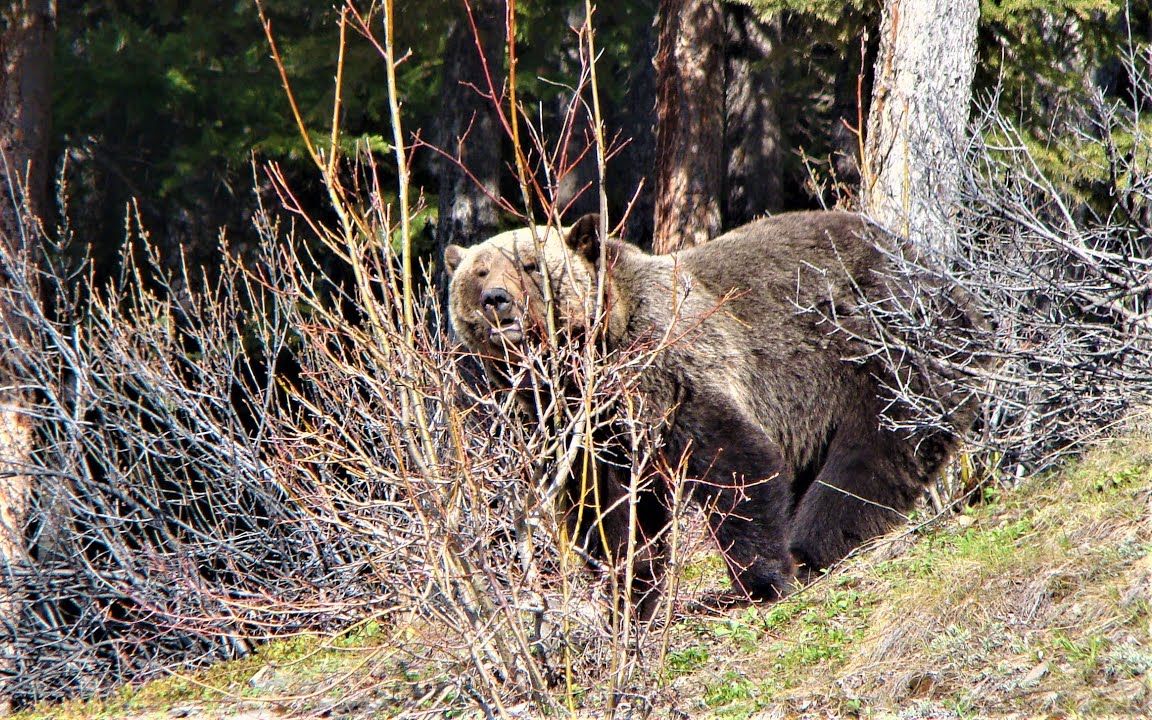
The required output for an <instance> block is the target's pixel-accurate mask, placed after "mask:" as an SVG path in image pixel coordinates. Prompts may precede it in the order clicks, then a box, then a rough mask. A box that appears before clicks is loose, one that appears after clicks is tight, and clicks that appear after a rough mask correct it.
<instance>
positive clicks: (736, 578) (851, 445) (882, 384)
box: [445, 212, 976, 617]
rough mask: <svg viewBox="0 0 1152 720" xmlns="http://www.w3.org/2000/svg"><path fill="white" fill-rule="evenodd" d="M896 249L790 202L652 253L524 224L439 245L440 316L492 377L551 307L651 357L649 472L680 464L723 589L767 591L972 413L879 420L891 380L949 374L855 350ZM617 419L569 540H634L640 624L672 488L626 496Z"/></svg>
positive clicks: (839, 553) (957, 311) (891, 506)
mask: <svg viewBox="0 0 1152 720" xmlns="http://www.w3.org/2000/svg"><path fill="white" fill-rule="evenodd" d="M898 244H899V243H897V241H896V240H894V239H893V238H892V237H891V236H889V235H887V234H886V233H884V232H883V231H881V230H880V229H879V228H877V227H876V226H874V225H872V224H870V223H869V222H868V221H866V220H865V219H864V218H863V217H861V216H859V215H854V214H850V213H843V212H802V213H787V214H781V215H777V216H775V217H770V218H766V219H762V220H759V221H756V222H753V223H750V224H748V225H745V226H743V227H740V228H737V229H735V230H733V231H731V232H728V233H727V234H725V235H722V236H720V237H718V238H716V239H714V240H712V241H710V242H707V243H705V244H703V245H700V246H698V247H693V248H690V249H687V250H683V251H680V252H675V253H672V254H670V255H663V256H661V255H651V254H648V253H645V252H644V251H642V250H640V249H639V248H637V247H635V246H632V245H630V244H627V243H625V242H622V241H619V240H617V239H613V238H608V239H606V240H601V239H600V233H599V218H598V217H597V216H586V217H584V218H581V219H580V220H579V221H578V222H577V223H576V224H575V225H574V226H573V227H572V228H571V229H569V230H568V231H567V232H566V233H563V234H562V233H559V232H557V231H556V230H554V229H549V228H546V227H539V228H536V229H535V230H531V229H521V230H515V231H511V232H506V233H502V234H499V235H496V236H495V237H493V238H491V239H489V240H487V241H486V242H483V243H481V244H480V245H477V246H475V247H472V248H467V249H465V248H461V247H457V246H450V247H448V248H447V250H446V253H445V264H446V267H447V271H448V273H449V275H450V278H451V281H450V286H449V315H450V318H451V323H452V327H453V328H454V330H455V332H456V334H457V336H458V337H459V339H460V340H461V341H462V342H463V343H464V345H466V346H467V348H468V349H469V350H470V351H471V352H472V353H475V354H477V355H478V356H479V357H480V358H481V360H482V362H483V363H484V367H485V369H486V372H487V374H488V376H489V378H490V380H491V381H492V382H493V383H494V384H495V385H497V386H499V387H504V388H511V386H512V385H513V384H514V381H513V380H512V379H511V378H513V377H514V376H515V375H516V367H515V365H516V364H517V363H518V362H526V358H527V357H528V355H529V354H530V353H529V351H533V352H541V351H543V350H544V349H545V348H547V347H549V345H548V341H547V340H546V338H547V337H548V335H547V333H546V332H544V330H543V329H542V328H543V327H544V326H545V325H546V324H547V319H548V317H549V312H552V313H553V315H552V317H553V321H554V326H553V327H554V328H559V329H560V330H562V331H564V332H566V333H567V335H564V337H570V338H576V339H577V341H588V340H589V339H594V340H595V341H596V342H598V343H599V346H598V347H599V351H600V352H601V353H602V354H603V355H602V357H607V356H608V355H610V354H614V353H615V354H617V355H619V354H620V353H627V352H629V350H630V349H631V350H633V351H635V352H644V353H647V356H646V357H645V361H644V362H643V363H640V364H639V366H640V369H639V371H638V373H639V375H638V377H637V381H636V384H635V388H636V393H637V394H638V396H639V398H640V399H641V402H639V403H633V405H634V406H635V405H638V406H640V407H642V408H643V416H644V419H645V422H646V424H648V425H649V427H650V428H652V429H653V430H654V431H655V434H656V435H657V436H658V445H659V448H660V452H661V453H662V455H663V457H664V459H665V464H664V466H665V467H670V468H677V467H680V468H683V469H686V477H687V478H688V480H687V482H688V483H689V485H688V486H687V487H686V488H684V490H685V494H686V495H687V496H690V497H692V498H693V499H695V500H696V501H697V502H699V503H700V504H702V505H703V507H704V508H705V511H706V513H707V516H708V523H709V527H710V529H711V532H712V534H713V535H714V537H715V539H716V541H717V543H718V544H719V546H720V550H721V552H722V554H723V555H724V558H725V560H726V561H727V565H728V569H729V572H730V575H731V578H732V581H733V584H734V586H735V589H736V592H737V593H740V594H742V595H743V596H745V597H749V598H752V599H774V598H778V597H780V596H782V595H784V594H785V593H787V592H788V591H789V589H790V588H791V587H792V584H793V582H794V578H795V574H796V572H797V570H800V571H801V572H803V573H805V574H810V573H813V572H815V571H818V570H820V569H823V568H827V567H828V566H830V565H832V564H833V563H835V562H837V561H839V560H840V559H842V558H843V557H844V556H845V555H847V554H848V553H849V552H850V551H852V550H853V549H854V548H856V547H857V546H859V545H860V544H861V543H864V542H865V541H867V540H869V539H871V538H874V537H876V536H878V535H881V534H883V533H885V532H887V531H888V530H890V529H891V528H892V527H894V526H895V525H896V524H897V523H899V522H901V521H902V520H903V519H904V518H905V515H904V513H905V512H906V511H908V510H909V509H910V508H912V507H913V505H914V504H915V503H916V501H917V499H918V498H919V497H921V496H922V495H923V493H924V490H925V488H926V486H927V485H928V483H930V482H931V481H932V480H933V479H934V477H935V476H936V474H937V473H938V471H939V470H940V468H941V466H942V464H943V463H944V462H945V461H946V460H947V459H948V457H949V456H950V454H951V453H952V452H953V451H954V450H955V448H956V446H957V444H958V437H957V432H962V431H963V430H965V429H967V426H968V425H970V424H971V423H972V421H973V419H974V416H975V409H974V407H973V403H972V401H970V400H967V399H961V398H959V397H958V396H957V395H956V394H949V393H944V394H943V395H942V396H941V397H942V400H941V402H942V403H943V404H944V405H946V406H947V405H949V404H951V406H950V407H946V410H947V411H948V412H949V413H950V414H951V426H952V427H953V428H957V429H958V430H957V432H951V431H946V430H944V431H934V432H921V433H913V432H911V431H909V430H901V429H895V428H896V427H898V423H890V422H889V423H886V422H884V421H883V419H882V415H883V414H884V413H885V412H887V413H889V415H891V414H892V413H896V414H899V413H900V412H906V411H907V410H906V409H905V410H901V409H900V405H899V404H898V403H893V402H892V401H891V397H890V396H891V394H892V390H891V388H892V387H895V386H897V385H898V384H901V383H903V384H904V385H905V386H906V387H907V384H908V383H911V384H912V385H914V386H916V387H918V388H928V387H934V386H937V385H946V383H943V382H941V379H940V378H937V377H933V376H932V375H931V373H932V370H930V369H929V368H931V367H933V366H932V365H931V364H919V365H917V366H915V367H912V366H909V368H906V369H905V368H899V369H893V368H892V367H891V365H890V363H886V362H884V361H881V360H880V359H878V358H877V356H876V353H875V352H874V348H873V347H872V346H871V345H870V343H869V342H868V337H869V334H870V332H871V330H870V328H871V327H872V326H873V324H874V323H872V322H870V320H869V317H868V316H867V315H866V314H865V313H863V311H862V310H861V307H862V306H863V305H862V300H865V301H867V300H872V301H880V302H884V301H886V300H890V299H892V298H893V297H895V296H896V295H899V291H894V290H893V283H892V282H891V277H892V276H893V275H894V273H893V272H891V270H892V268H891V266H892V264H893V262H894V261H893V257H894V255H893V254H892V253H893V251H894V249H895V248H896V247H897V245H898ZM601 272H603V277H601V276H600V273H601ZM601 281H602V283H601ZM598 285H600V288H601V289H598ZM598 293H602V295H601V296H600V299H601V305H600V307H602V308H603V311H602V314H601V315H600V317H599V318H596V319H595V321H593V315H594V313H595V309H596V307H597V304H596V300H597V296H598ZM943 295H944V296H946V297H951V298H955V302H953V303H951V304H950V305H948V307H949V308H950V310H951V312H952V316H951V317H950V318H949V319H948V320H947V322H948V323H951V324H953V325H956V326H965V327H973V326H975V324H976V320H975V319H974V318H973V317H971V312H970V310H969V309H968V308H967V307H966V306H965V302H964V297H963V296H962V294H960V293H958V292H957V293H952V291H951V290H950V289H945V290H943ZM897 299H899V298H897ZM590 333H592V334H594V335H595V337H594V338H589V334H590ZM522 376H523V374H521V375H520V377H522ZM536 391H537V392H536V397H539V388H536ZM531 395H532V393H527V394H526V396H531ZM894 408H895V409H894ZM614 412H619V411H618V410H617V411H614ZM608 414H609V415H612V414H613V413H612V412H609V413H608ZM614 419H615V418H613V417H608V418H598V421H599V425H598V427H600V428H601V430H600V431H598V435H597V436H596V437H594V442H593V443H592V445H593V446H594V447H595V450H594V453H595V462H594V470H595V472H593V473H592V475H593V479H594V482H593V483H591V484H589V483H588V482H587V480H586V478H578V477H576V476H577V475H580V474H581V473H579V472H578V471H576V470H574V471H573V473H572V475H573V477H572V479H571V481H570V487H569V488H568V500H569V507H570V508H574V509H570V517H571V519H570V521H569V522H570V527H571V530H572V532H573V537H574V539H575V541H576V542H578V543H580V544H581V545H582V548H583V549H584V550H585V551H587V552H588V553H590V554H592V555H594V556H596V557H598V558H600V559H602V560H606V561H607V563H608V564H609V565H613V566H616V569H617V570H618V571H620V570H621V568H620V567H619V559H620V558H622V557H624V556H625V555H624V551H625V548H626V547H627V543H628V538H629V536H630V534H632V536H633V537H634V538H635V539H636V540H638V541H639V545H640V550H639V551H638V552H634V553H633V564H632V567H631V570H632V573H631V574H632V585H631V590H632V597H633V600H634V601H635V602H636V603H637V607H638V613H639V615H640V616H641V617H647V616H649V615H650V614H651V612H652V611H653V610H654V608H655V606H656V604H655V603H656V599H657V598H658V595H659V591H660V588H661V583H662V577H663V571H664V564H665V557H664V552H665V548H664V542H665V540H664V535H665V530H666V529H667V526H668V524H669V522H670V517H669V509H668V508H669V498H670V497H671V492H672V491H673V489H672V488H670V487H669V484H668V483H667V482H665V481H663V480H662V479H661V478H650V479H647V480H645V482H643V484H642V485H641V487H640V488H639V491H638V492H634V494H633V495H632V496H631V497H630V496H629V482H631V481H632V478H631V474H630V472H631V471H630V470H629V468H630V462H629V461H630V458H629V453H630V452H631V445H630V443H629V442H627V441H626V440H623V439H621V438H620V436H621V434H622V433H623V432H624V431H622V430H621V429H620V428H615V427H614V426H613V420H614ZM581 467H582V464H581V463H579V462H577V463H574V464H573V468H581ZM629 500H631V502H629ZM589 506H591V507H592V508H593V509H594V510H595V511H594V512H588V508H589ZM577 510H578V511H577Z"/></svg>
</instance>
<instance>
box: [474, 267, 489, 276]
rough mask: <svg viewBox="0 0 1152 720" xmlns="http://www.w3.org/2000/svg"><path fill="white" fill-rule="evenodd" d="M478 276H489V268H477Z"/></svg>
mask: <svg viewBox="0 0 1152 720" xmlns="http://www.w3.org/2000/svg"><path fill="white" fill-rule="evenodd" d="M476 277H481V278H486V277H488V268H480V269H479V270H477V271H476Z"/></svg>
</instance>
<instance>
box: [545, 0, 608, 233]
mask: <svg viewBox="0 0 1152 720" xmlns="http://www.w3.org/2000/svg"><path fill="white" fill-rule="evenodd" d="M585 19H586V18H585V17H584V6H583V5H581V6H580V7H578V8H577V7H575V6H573V7H571V8H569V9H568V27H569V29H570V32H569V33H568V34H567V35H566V36H565V38H564V44H563V46H561V47H560V48H559V53H560V77H562V78H564V79H565V81H569V82H571V83H572V85H573V87H574V89H575V90H576V91H578V95H575V94H574V93H571V92H562V93H560V95H559V97H557V98H556V119H557V122H558V123H559V125H560V128H561V132H560V133H557V134H556V135H557V137H558V138H559V140H560V141H561V142H562V143H563V147H562V148H561V153H560V155H559V162H558V163H557V165H558V166H557V167H556V168H555V170H556V172H557V173H558V175H559V176H558V177H557V178H556V195H555V201H556V209H557V210H558V211H559V212H560V213H561V219H562V220H563V221H564V222H565V223H571V222H575V221H576V220H577V219H578V218H579V217H580V216H581V215H585V214H587V213H593V212H599V210H600V195H599V193H598V192H597V188H598V187H599V184H600V179H599V177H597V171H596V135H595V123H594V121H593V118H592V91H591V89H590V88H588V87H587V86H577V83H578V82H579V80H580V78H581V77H582V76H583V73H582V71H583V69H584V66H585V65H586V63H587V59H586V58H584V57H582V55H583V54H584V51H583V48H582V46H581V38H582V37H583V32H582V28H583V26H584V23H585Z"/></svg>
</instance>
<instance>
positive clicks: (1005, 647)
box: [18, 421, 1152, 720]
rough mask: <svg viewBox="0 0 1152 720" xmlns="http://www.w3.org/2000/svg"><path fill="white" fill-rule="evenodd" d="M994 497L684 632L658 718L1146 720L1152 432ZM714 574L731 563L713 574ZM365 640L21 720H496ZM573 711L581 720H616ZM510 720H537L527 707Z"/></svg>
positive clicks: (364, 635) (655, 682)
mask: <svg viewBox="0 0 1152 720" xmlns="http://www.w3.org/2000/svg"><path fill="white" fill-rule="evenodd" d="M985 495H986V497H985V498H984V499H983V501H982V502H980V503H978V504H976V505H973V506H971V507H969V508H966V509H965V510H964V511H963V512H962V513H961V514H958V515H952V516H948V517H943V518H940V519H936V520H933V521H930V522H926V523H923V524H921V525H919V526H917V527H916V528H915V529H912V530H907V531H905V532H903V533H901V534H897V535H893V536H891V537H888V538H886V539H885V540H884V541H883V542H881V543H878V544H877V546H876V547H875V548H873V549H872V550H870V551H869V552H867V553H864V554H860V555H859V556H857V557H856V558H854V559H853V560H851V561H850V562H848V563H846V564H845V565H844V567H841V568H839V569H837V570H836V571H835V572H833V573H830V574H829V575H828V576H826V577H824V578H822V579H821V580H819V581H818V582H816V583H814V584H813V585H811V586H809V587H808V588H806V589H805V590H803V591H802V592H800V593H797V594H796V595H795V596H793V597H791V598H789V599H788V600H786V601H783V602H780V603H777V604H775V605H767V606H759V607H752V608H742V609H734V610H731V611H729V612H727V613H723V614H718V615H712V616H706V617H705V616H700V615H696V616H688V617H686V618H682V619H680V620H678V621H677V622H675V623H673V624H672V625H671V626H669V628H668V630H667V633H666V635H664V640H665V641H666V642H667V643H668V644H667V648H668V649H667V654H666V655H665V660H664V662H663V663H662V664H661V665H660V667H658V668H656V669H654V670H652V671H649V672H648V674H647V676H646V677H645V678H643V680H644V682H645V683H646V684H645V686H644V687H645V688H646V697H645V705H646V708H645V709H646V710H647V717H652V718H725V719H733V720H735V719H738V718H764V719H767V718H826V717H863V718H882V717H883V718H888V717H893V718H982V717H998V718H1002V717H1014V718H1031V717H1060V718H1064V717H1148V716H1150V715H1152V427H1150V423H1149V422H1148V421H1144V423H1143V427H1142V428H1139V429H1137V430H1135V431H1132V432H1130V433H1128V434H1126V435H1125V436H1124V437H1123V438H1122V439H1116V440H1110V441H1107V442H1102V443H1101V444H1100V445H1099V446H1098V447H1096V448H1094V449H1093V450H1092V451H1090V452H1089V453H1087V454H1086V455H1085V457H1084V458H1083V459H1082V460H1080V461H1078V462H1076V463H1075V464H1074V465H1071V466H1069V467H1067V468H1066V469H1064V470H1063V471H1061V472H1058V473H1052V474H1049V475H1045V476H1038V477H1034V478H1030V479H1028V480H1026V481H1024V482H1023V483H1021V485H1020V487H1019V488H1018V489H1014V490H1011V491H1007V492H1002V493H990V492H987V493H985ZM710 565H716V566H717V567H718V566H719V561H718V560H715V561H713V560H709V559H707V558H704V559H702V560H701V561H700V566H702V567H705V568H707V567H709V566H710ZM699 574H700V576H701V577H705V576H708V575H709V572H704V573H699ZM712 574H715V575H718V574H719V573H712ZM683 592H686V593H696V592H698V588H697V587H692V588H690V589H687V590H684V591H683ZM372 636H373V630H372V628H362V629H361V631H360V632H358V633H357V634H355V636H343V637H341V638H339V639H335V640H332V639H329V640H327V641H324V642H320V641H318V640H317V639H316V638H298V639H295V640H289V641H280V642H277V643H273V644H271V645H268V646H266V647H265V648H263V649H262V650H261V651H260V652H258V653H257V654H256V655H254V656H252V657H250V658H247V659H244V660H239V661H235V662H232V663H224V664H221V665H219V666H216V667H213V668H209V669H207V670H204V671H199V672H197V673H193V674H189V675H184V676H179V677H172V678H168V679H165V680H160V681H156V682H153V683H149V684H146V685H143V686H141V687H138V688H132V689H125V690H124V691H122V692H120V693H118V694H117V695H115V696H112V697H109V698H105V699H103V700H100V701H89V702H84V703H81V702H76V703H69V704H64V705H56V706H45V707H39V708H35V709H32V710H30V711H26V712H25V713H22V714H21V715H20V716H18V717H20V718H22V720H32V719H34V718H35V719H40V718H69V719H76V718H133V719H136V718H140V719H143V718H165V719H167V718H229V719H231V720H270V719H272V718H305V717H330V718H348V719H349V720H360V719H367V718H394V717H395V718H400V717H403V718H416V717H423V718H444V717H464V718H473V717H477V718H479V717H483V715H482V714H480V713H479V712H477V711H476V710H474V709H472V710H469V709H468V705H467V704H466V699H465V698H459V699H458V700H457V702H458V703H459V704H455V705H454V704H453V703H452V702H451V701H450V699H449V700H446V699H445V698H444V697H438V696H436V695H435V694H434V693H431V694H429V696H427V697H423V698H421V697H413V696H412V694H411V693H412V692H414V689H415V688H417V687H419V685H418V684H413V683H411V682H408V683H407V684H403V683H399V682H398V681H397V678H395V677H389V673H401V672H413V670H412V669H408V670H404V669H403V668H397V667H396V666H394V665H386V664H378V663H374V661H373V659H372V658H373V657H374V656H375V654H376V651H377V650H379V647H378V646H377V647H375V648H374V647H373V642H372V640H371V638H372ZM393 637H395V636H393ZM402 679H403V678H401V680H402ZM399 687H406V688H408V690H406V692H408V693H409V695H408V696H407V697H406V698H404V697H400V696H399V694H398V693H399V691H398V690H397V688H399ZM473 707H474V706H473ZM577 707H578V708H579V709H578V710H577V711H576V714H575V716H576V717H580V718H596V717H604V712H603V711H598V710H597V709H595V708H594V707H590V706H589V704H588V703H584V707H582V708H581V707H580V705H579V704H578V705H577ZM505 711H506V714H507V716H510V717H517V718H530V717H536V715H534V714H533V712H532V711H531V710H530V709H529V706H527V705H522V706H518V707H509V708H505ZM622 715H624V713H620V714H619V716H622ZM629 716H630V717H636V718H639V717H644V716H645V713H643V712H632V713H630V714H629Z"/></svg>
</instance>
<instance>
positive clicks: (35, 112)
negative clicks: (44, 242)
mask: <svg viewBox="0 0 1152 720" xmlns="http://www.w3.org/2000/svg"><path fill="white" fill-rule="evenodd" d="M55 29H56V3H55V2H54V0H19V1H16V2H6V3H5V4H4V6H3V27H2V28H0V54H2V56H3V63H4V66H3V72H2V73H0V104H2V107H0V151H2V152H3V155H4V165H3V171H4V202H3V203H0V212H2V215H3V218H2V220H0V222H2V223H3V224H2V225H0V231H2V232H3V234H4V241H5V242H6V243H8V246H9V247H10V248H14V249H15V248H18V247H19V245H18V243H20V242H21V241H22V236H21V233H20V228H21V223H20V214H21V212H23V213H25V214H26V215H25V216H27V215H31V216H33V217H38V218H43V217H45V215H46V214H47V210H48V178H49V177H50V175H51V173H50V172H49V168H48V162H49V158H48V137H49V131H50V127H51V111H52V46H53V36H54V33H55ZM13 193H14V194H15V195H16V197H17V205H16V206H14V205H13V203H12V195H13ZM21 249H22V248H21Z"/></svg>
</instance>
